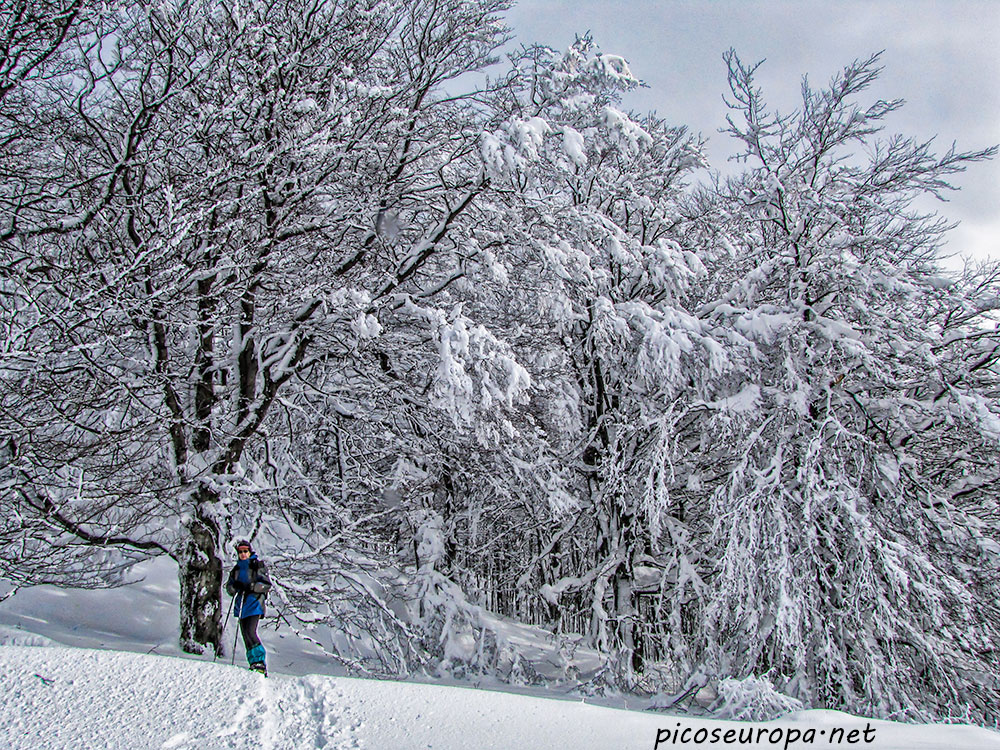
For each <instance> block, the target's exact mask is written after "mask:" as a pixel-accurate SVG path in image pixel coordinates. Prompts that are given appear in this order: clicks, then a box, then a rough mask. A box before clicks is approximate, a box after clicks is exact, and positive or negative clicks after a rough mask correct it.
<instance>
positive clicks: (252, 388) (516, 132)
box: [0, 0, 1000, 724]
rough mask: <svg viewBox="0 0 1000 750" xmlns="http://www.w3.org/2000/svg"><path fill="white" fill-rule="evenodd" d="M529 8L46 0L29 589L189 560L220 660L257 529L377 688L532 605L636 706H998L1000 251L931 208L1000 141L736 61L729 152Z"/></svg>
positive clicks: (454, 661) (10, 41)
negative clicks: (957, 264) (638, 97)
mask: <svg viewBox="0 0 1000 750" xmlns="http://www.w3.org/2000/svg"><path fill="white" fill-rule="evenodd" d="M508 6H509V3H508V2H507V1H506V0H163V1H162V2H152V1H151V0H150V1H143V0H115V1H113V2H96V1H95V0H12V1H11V2H9V3H5V4H4V6H3V8H2V9H0V172H2V175H3V179H2V180H0V576H2V577H3V578H5V579H7V580H9V581H11V582H13V583H16V584H18V585H31V584H36V583H56V584H59V585H63V586H72V587H85V588H96V587H108V586H115V585H117V584H120V583H121V582H122V581H124V580H125V578H126V577H127V575H128V571H129V569H130V568H131V566H133V565H134V564H135V563H137V562H139V561H143V560H147V559H149V558H150V557H157V556H168V557H170V558H172V559H173V560H174V561H175V562H176V564H177V568H178V578H179V584H180V591H181V603H180V611H179V613H178V617H179V620H180V627H181V645H182V647H183V648H184V650H186V651H189V652H191V653H206V652H207V653H212V652H215V653H221V652H222V651H223V644H222V638H221V636H222V629H223V620H224V618H225V616H226V602H224V600H223V596H222V592H221V589H222V582H223V579H224V575H225V572H226V570H227V565H228V560H229V559H230V558H231V548H232V543H233V541H234V540H235V539H236V538H240V537H245V538H251V539H253V540H254V543H255V545H256V546H257V547H258V548H260V549H261V550H262V551H263V554H264V555H265V556H266V557H267V559H268V562H269V564H270V565H271V568H272V572H273V578H274V583H275V589H274V592H273V593H272V595H271V598H272V603H274V604H275V605H276V607H277V608H278V610H279V611H280V612H281V614H282V617H284V618H286V621H288V622H290V623H293V624H295V625H296V627H300V628H302V629H303V631H310V630H315V629H316V628H320V627H321V628H328V629H329V631H330V632H332V633H334V634H335V636H334V637H333V639H332V641H331V642H332V643H333V644H334V645H333V647H331V648H330V649H329V653H330V658H331V660H332V661H334V662H336V663H337V664H340V665H343V666H345V667H347V668H348V669H350V670H352V671H355V672H356V673H359V674H367V675H378V676H387V677H402V676H406V675H409V674H413V673H415V672H419V671H421V670H425V669H428V668H430V666H431V665H433V669H434V670H436V672H437V673H442V672H444V673H448V674H451V675H453V676H455V677H458V678H466V677H469V676H471V675H475V674H497V673H499V672H500V671H502V670H501V669H500V666H499V665H500V662H501V655H502V654H506V656H505V657H504V658H507V657H509V655H510V653H509V651H510V649H511V648H512V647H511V645H510V644H503V643H502V642H501V639H500V638H499V636H498V634H497V632H496V629H495V626H494V625H493V624H492V623H494V622H495V618H496V617H500V618H506V619H508V620H510V621H514V622H518V623H523V624H525V625H531V626H537V627H539V628H544V629H546V630H548V631H551V633H553V634H554V636H555V637H558V638H564V643H565V644H566V648H567V649H570V648H576V647H580V648H586V649H591V650H593V652H595V653H596V654H598V655H599V658H600V661H601V664H602V667H601V669H600V670H599V672H598V673H597V674H596V675H593V676H591V677H589V678H588V683H587V686H586V689H589V690H593V691H601V690H621V691H629V692H639V693H645V694H656V693H660V694H664V695H666V696H668V698H669V700H668V703H669V704H670V705H678V704H680V703H682V702H683V701H684V700H687V699H689V698H690V697H691V696H692V695H693V693H694V692H696V691H697V690H699V689H701V688H703V687H705V686H706V685H717V684H719V683H720V681H725V680H734V679H735V680H742V681H744V682H745V683H746V684H753V681H754V680H766V681H767V684H768V685H773V687H774V688H775V689H776V690H777V691H780V693H781V694H782V695H784V696H788V697H790V698H792V699H794V700H797V701H800V702H801V704H803V705H805V706H809V707H825V708H837V709H843V710H848V711H852V712H856V713H862V714H864V715H872V716H879V717H892V718H897V719H908V720H928V719H941V718H948V717H963V718H965V719H967V720H971V721H975V722H980V723H990V724H995V723H996V722H997V721H1000V713H998V706H1000V673H998V668H997V665H998V663H1000V652H998V648H1000V364H998V362H1000V326H998V320H1000V318H998V314H997V311H998V310H1000V263H998V262H996V261H986V262H981V263H978V264H977V263H972V262H968V263H966V265H965V267H964V269H962V270H961V271H955V270H950V269H948V268H946V267H945V266H944V265H942V263H941V253H942V247H943V244H944V242H945V239H946V237H947V232H948V230H949V228H950V227H951V224H950V223H949V221H948V220H947V218H946V217H943V216H939V215H937V214H928V213H926V212H923V211H921V210H918V209H917V208H916V206H915V202H916V201H917V200H918V199H921V198H923V197H926V196H928V195H931V196H937V197H944V196H946V195H947V194H948V192H949V191H950V190H952V189H953V188H952V185H951V184H950V182H949V180H950V179H951V178H952V177H953V176H954V175H956V174H958V173H960V172H962V171H963V170H965V169H966V168H967V167H972V168H974V165H975V163H976V162H979V161H982V160H984V159H989V158H991V157H993V156H994V155H995V154H996V147H995V146H988V145H987V147H985V148H980V150H972V151H960V150H958V149H957V148H956V147H952V148H950V149H947V150H943V151H939V150H938V149H936V145H935V144H932V143H928V142H922V141H919V140H915V139H913V138H909V137H907V136H905V135H896V134H893V133H891V132H888V131H887V130H886V128H885V127H884V121H885V119H886V118H887V117H888V116H889V115H890V114H891V113H893V112H894V111H896V110H897V109H899V108H900V107H901V106H902V102H901V101H898V100H890V101H885V100H875V99H873V98H872V97H871V96H870V92H869V87H870V86H871V84H872V82H873V81H874V80H875V79H876V78H877V76H878V75H879V72H880V65H881V60H880V56H879V55H877V54H875V55H873V56H871V57H870V58H868V59H860V60H854V61H838V63H840V64H843V63H844V62H846V65H844V67H842V68H841V70H840V72H839V73H837V74H836V75H835V76H834V77H833V78H832V79H831V80H829V81H828V82H827V83H826V84H825V85H824V86H822V87H814V86H813V85H812V84H811V83H810V82H808V81H806V80H803V81H802V82H801V101H800V103H799V106H798V108H797V109H795V110H794V111H791V112H778V111H775V110H774V109H772V108H771V107H769V105H768V103H767V101H766V99H765V92H763V91H762V90H761V88H760V87H759V86H758V84H757V82H756V78H755V76H756V73H757V70H758V65H757V64H752V63H747V62H746V61H744V60H742V59H741V58H740V57H739V56H738V54H737V51H730V52H728V53H726V55H725V57H724V60H723V61H722V62H720V64H721V65H725V66H727V69H728V78H729V91H728V92H719V93H720V94H722V93H725V104H724V105H723V104H720V106H728V108H729V110H728V111H729V116H728V123H729V125H728V130H727V135H728V137H729V138H731V140H732V143H733V153H734V154H735V156H736V160H735V162H734V164H731V165H729V166H728V167H727V170H726V171H725V172H720V171H718V169H717V167H718V166H719V165H709V164H708V163H707V162H706V158H705V156H704V153H703V141H702V139H701V136H699V135H697V134H695V133H692V132H690V131H689V129H688V128H686V127H685V126H684V125H683V124H671V123H668V122H666V121H664V120H663V119H661V118H659V117H658V116H656V115H654V114H643V113H637V112H632V111H626V110H625V108H624V106H623V105H622V97H623V95H625V94H626V93H627V92H629V91H630V90H632V89H634V88H635V87H637V86H640V85H641V80H640V77H637V76H641V71H637V72H636V73H633V72H632V71H631V70H630V68H629V65H628V63H627V62H626V60H625V59H624V58H623V57H620V56H617V55H614V54H611V53H605V52H603V51H602V50H601V49H600V48H599V46H598V44H597V40H594V39H592V38H591V37H590V36H589V35H585V36H581V37H578V39H577V41H576V43H575V44H573V45H572V46H571V47H570V48H569V49H567V50H564V51H557V50H553V49H549V48H546V47H543V46H538V45H533V44H528V43H522V42H521V41H520V40H516V39H513V38H512V37H511V34H510V32H509V30H508V29H507V28H506V26H505V24H504V12H505V11H506V10H507V8H508ZM664 64H666V65H669V64H670V61H669V58H667V59H665V60H664ZM789 83H790V84H798V83H799V82H789ZM943 135H944V136H947V134H943ZM487 615H489V616H487ZM514 658H515V661H516V655H515V657H514ZM510 671H511V673H513V671H514V670H510ZM520 674H521V677H524V675H523V670H522V672H521V673H520ZM747 681H750V682H749V683H747Z"/></svg>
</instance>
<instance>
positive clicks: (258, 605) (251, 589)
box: [226, 539, 271, 677]
mask: <svg viewBox="0 0 1000 750" xmlns="http://www.w3.org/2000/svg"><path fill="white" fill-rule="evenodd" d="M236 556H237V561H236V565H234V566H233V569H232V570H231V571H230V572H229V580H228V581H227V582H226V591H227V592H228V593H229V595H230V596H235V597H236V598H235V599H234V600H233V612H235V613H236V617H237V618H239V621H240V632H241V633H242V634H243V644H244V645H245V646H246V649H247V663H248V664H249V665H250V669H252V670H254V671H255V672H261V673H262V674H263V675H264V676H265V677H267V666H266V664H265V657H264V644H262V643H261V642H260V638H258V637H257V623H258V622H260V618H261V617H263V616H264V612H265V607H264V596H265V595H266V594H267V592H268V591H269V590H270V588H271V579H270V578H268V575H267V566H265V565H264V563H263V562H262V561H261V560H258V559H257V555H256V554H255V553H254V551H253V547H251V546H250V542H248V541H246V540H245V539H241V540H240V541H238V542H237V543H236Z"/></svg>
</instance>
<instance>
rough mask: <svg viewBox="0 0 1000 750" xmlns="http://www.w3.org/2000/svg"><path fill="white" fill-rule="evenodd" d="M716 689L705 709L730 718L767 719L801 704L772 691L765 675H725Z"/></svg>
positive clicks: (799, 707)
mask: <svg viewBox="0 0 1000 750" xmlns="http://www.w3.org/2000/svg"><path fill="white" fill-rule="evenodd" d="M716 692H717V695H718V697H717V698H716V699H715V702H714V703H713V704H712V705H711V706H710V707H709V710H710V711H712V712H713V713H715V714H716V715H717V716H719V718H722V719H732V720H733V721H770V720H771V719H777V718H779V717H781V716H783V715H785V714H787V713H789V712H791V711H801V710H802V709H803V707H804V706H803V705H802V702H801V701H798V700H796V699H795V698H789V697H788V696H787V695H782V694H781V693H779V692H778V691H777V690H775V689H774V685H772V684H771V681H770V680H769V679H768V678H767V677H756V676H754V675H750V676H748V677H744V678H743V679H741V680H738V679H735V678H731V677H727V678H725V679H722V680H719V684H718V685H717V686H716Z"/></svg>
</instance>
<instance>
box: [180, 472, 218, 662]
mask: <svg viewBox="0 0 1000 750" xmlns="http://www.w3.org/2000/svg"><path fill="white" fill-rule="evenodd" d="M197 498H198V502H197V503H196V506H195V510H194V512H193V513H192V514H191V517H190V518H189V519H188V520H187V522H186V523H185V528H184V531H185V535H184V539H183V541H182V542H181V549H180V554H179V555H178V560H177V566H178V571H177V574H178V577H179V579H180V591H181V596H180V619H181V640H180V645H181V650H183V651H185V652H187V653H189V654H202V653H204V652H205V647H206V646H211V647H212V648H213V649H214V650H215V655H216V656H222V654H223V648H222V558H221V557H220V553H219V546H220V537H221V533H220V528H219V523H218V521H217V520H216V519H214V518H212V517H211V516H210V515H209V514H208V513H207V512H205V510H204V509H205V508H206V507H211V505H212V503H214V502H217V501H218V497H215V493H213V492H212V491H211V490H209V489H204V488H203V489H201V490H199V492H198V495H197Z"/></svg>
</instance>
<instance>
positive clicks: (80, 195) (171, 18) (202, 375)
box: [3, 0, 505, 650]
mask: <svg viewBox="0 0 1000 750" xmlns="http://www.w3.org/2000/svg"><path fill="white" fill-rule="evenodd" d="M503 7H504V5H503V3H502V2H496V1H493V0H469V1H461V0H454V1H449V2H443V3H442V2H391V1H388V0H387V1H385V2H348V3H340V2H337V3H334V2H330V3H326V2H321V3H306V2H295V1H294V0H292V1H290V2H280V3H268V4H265V5H261V4H258V3H252V2H234V3H223V4H217V3H202V2H182V3H176V4H167V5H157V6H155V7H147V6H145V5H144V4H132V5H126V6H124V7H121V8H118V9H116V10H114V11H109V12H108V14H107V15H106V17H105V18H104V20H103V21H102V22H103V23H105V24H108V28H109V29H111V30H109V31H103V30H99V31H95V32H92V33H91V34H90V35H89V36H88V35H81V36H80V37H79V41H78V42H77V43H76V46H75V47H73V50H72V54H73V55H75V58H74V59H75V64H76V66H77V69H76V70H77V72H76V73H75V74H74V75H72V76H67V79H66V81H65V84H64V90H63V91H62V93H61V96H62V97H63V100H62V101H63V103H64V104H65V107H64V109H65V112H64V115H65V120H64V121H65V122H66V123H67V126H66V127H67V128H69V129H70V132H69V133H67V134H66V136H65V137H64V138H62V139H60V140H59V141H58V142H56V143H55V144H54V145H53V146H52V147H51V150H50V152H49V153H47V154H46V155H44V158H45V160H46V162H45V163H46V164H49V163H51V162H52V161H54V160H56V159H59V160H61V163H62V164H63V165H64V169H65V170H66V171H67V173H68V174H69V176H70V178H72V179H70V180H67V181H68V182H71V183H72V184H73V185H74V190H71V191H67V192H66V193H65V194H61V195H56V196H50V200H48V203H46V204H45V211H47V212H48V215H47V217H46V219H45V222H47V223H45V225H44V226H42V223H41V221H39V223H38V227H37V228H38V230H39V231H34V229H33V228H29V227H27V226H26V225H24V223H23V222H22V223H21V225H19V226H15V227H12V229H11V231H10V232H9V233H8V235H7V236H6V240H5V243H4V246H3V253H4V266H5V267H9V268H12V269H15V273H14V274H13V275H11V276H10V277H9V279H10V281H9V287H8V288H7V289H6V290H5V293H6V294H5V299H6V300H10V302H9V304H7V305H6V306H5V309H4V316H5V317H4V324H5V326H6V327H7V328H8V330H9V331H10V332H11V335H10V336H9V338H8V342H10V343H8V345H7V351H6V352H5V358H4V365H3V366H4V369H3V374H4V394H3V396H4V399H3V408H4V413H5V420H4V421H5V424H9V425H11V429H10V432H9V435H8V437H9V438H10V439H11V440H12V441H13V442H12V445H13V448H12V450H11V456H10V457H9V458H8V459H7V460H5V462H4V473H5V478H4V481H5V485H6V487H7V488H8V489H6V490H5V492H4V503H5V513H6V514H7V515H8V517H10V518H13V519H17V520H15V521H14V522H13V524H14V526H16V527H17V528H16V529H15V531H19V532H27V539H28V540H29V541H27V542H25V540H24V533H21V534H20V537H19V535H18V534H17V533H15V534H14V535H13V536H12V537H11V540H12V541H13V542H14V543H13V544H11V545H10V546H8V547H6V548H5V553H4V555H3V557H4V559H5V561H10V564H9V565H5V568H6V571H5V572H7V573H8V574H11V575H15V576H25V577H26V576H28V575H29V574H30V575H33V576H34V577H35V578H36V579H37V578H42V579H49V580H56V579H58V575H57V570H59V569H66V561H65V560H64V559H63V560H62V562H61V563H60V564H59V565H60V566H61V568H59V567H57V566H56V562H55V561H56V560H57V559H58V558H65V557H66V556H67V555H69V556H70V557H76V558H77V560H78V564H77V567H83V568H84V569H87V568H88V566H89V569H90V570H92V571H94V572H102V571H100V570H99V568H100V566H95V563H94V559H93V556H92V555H91V554H90V550H92V549H93V548H94V547H95V546H96V547H107V548H111V547H117V548H121V549H124V550H126V551H127V550H133V551H139V552H140V553H150V552H153V553H161V552H162V553H168V554H170V555H171V556H173V557H174V558H175V559H176V560H177V561H178V565H179V569H180V581H181V640H182V645H183V646H184V648H186V649H190V650H199V649H200V648H201V647H202V646H203V645H205V644H211V645H212V646H214V647H215V648H216V649H218V648H220V645H221V644H220V636H221V633H220V628H221V619H222V618H221V600H220V593H219V592H220V581H221V576H222V560H221V557H220V555H221V549H222V546H221V545H223V544H224V542H225V540H226V538H227V536H228V534H229V533H230V530H229V519H230V518H231V517H232V515H233V513H234V512H236V511H237V510H238V511H239V512H240V513H243V514H246V513H247V510H248V509H247V508H245V507H242V506H243V504H245V503H248V502H253V501H254V497H255V494H257V495H259V494H260V493H267V492H268V491H270V490H272V489H274V487H273V486H272V485H273V478H274V477H275V476H276V475H279V474H283V473H285V472H284V469H283V467H277V468H276V467H274V466H273V465H272V458H273V456H274V455H277V451H272V449H271V443H272V440H273V439H284V438H282V435H283V434H284V431H285V429H286V426H287V425H288V423H289V422H288V420H284V419H280V418H279V417H281V416H282V415H281V414H279V412H280V411H287V410H294V408H295V405H294V399H293V398H291V394H293V393H299V392H303V391H308V390H309V389H310V388H311V387H312V385H311V383H312V382H313V380H312V379H313V378H315V377H316V374H317V373H319V372H323V371H325V370H326V369H333V370H337V369H340V370H341V371H344V370H348V369H351V368H358V369H363V368H366V367H371V366H373V364H374V365H375V366H377V367H381V366H382V365H381V364H380V363H378V362H377V360H376V361H375V362H374V363H373V362H372V361H370V360H369V361H359V357H358V356H357V352H358V342H359V341H361V340H365V339H369V338H374V337H377V336H378V335H379V334H380V332H381V330H382V329H383V328H385V329H390V328H391V327H392V326H393V325H394V320H396V319H397V318H398V317H399V316H400V315H401V314H404V313H405V312H406V311H405V310H404V313H401V312H399V311H400V309H401V308H403V307H404V297H405V295H406V294H412V295H414V296H415V297H420V298H423V299H424V302H423V307H424V308H426V310H427V311H428V312H429V314H432V315H434V316H438V315H439V314H440V315H443V316H445V318H446V317H447V316H446V313H439V312H438V311H437V310H436V309H435V308H434V300H433V296H434V289H435V287H437V286H439V285H440V284H442V283H443V282H446V281H447V280H448V278H449V277H450V275H451V273H452V272H453V269H452V268H451V263H452V261H451V257H452V256H451V255H449V254H448V253H446V252H444V250H443V248H445V247H446V245H447V243H448V237H449V234H450V233H452V232H453V231H454V227H455V226H456V225H457V224H458V223H459V221H460V219H461V217H462V216H463V213H464V212H466V211H467V210H468V209H469V207H470V205H472V204H473V202H474V201H475V199H476V197H477V195H479V194H480V193H481V192H482V191H483V189H484V188H485V186H486V184H487V178H486V176H485V174H484V172H483V169H482V166H481V160H480V159H479V157H478V144H477V142H476V137H477V130H476V128H475V126H474V123H475V122H476V119H477V117H478V115H477V112H476V110H475V108H473V107H472V106H471V104H470V97H465V96H455V95H453V94H452V95H448V96H446V95H444V94H443V93H442V90H441V87H442V85H443V84H444V83H445V82H447V81H451V80H454V79H456V78H458V77H459V76H461V75H463V74H465V73H468V72H470V71H475V70H476V69H478V68H480V67H482V66H484V65H486V64H488V63H489V62H490V61H491V60H492V57H491V54H492V51H493V49H494V48H495V47H496V46H498V45H499V44H501V43H502V42H503V41H504V40H505V32H504V29H503V27H502V25H501V24H500V23H499V21H498V17H497V16H498V12H499V11H501V10H503ZM102 28H103V27H102ZM80 71H82V73H81V72H80ZM19 134H20V131H18V133H16V135H19ZM56 230H58V231H56ZM449 247H450V246H449ZM421 314H424V313H421ZM470 356H472V355H470ZM386 367H387V368H388V369H391V367H392V365H391V363H390V364H389V365H386ZM285 391H288V393H289V394H290V396H289V398H284V397H283V396H282V393H283V392H285ZM286 442H287V441H286ZM35 540H39V541H40V542H41V543H40V544H38V545H36V544H35ZM52 542H55V545H54V547H53V546H52V544H51V543H52ZM24 552H27V553H30V556H31V560H32V561H34V562H36V563H38V564H37V565H34V566H32V565H29V564H28V563H29V560H28V559H26V556H25V554H23V553H24ZM46 561H52V563H53V564H52V565H46V564H44V563H45V562H46ZM108 564H109V565H113V564H117V558H109V560H108Z"/></svg>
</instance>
